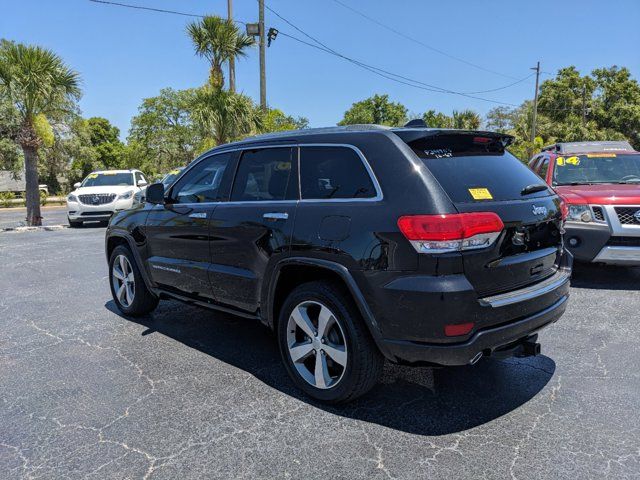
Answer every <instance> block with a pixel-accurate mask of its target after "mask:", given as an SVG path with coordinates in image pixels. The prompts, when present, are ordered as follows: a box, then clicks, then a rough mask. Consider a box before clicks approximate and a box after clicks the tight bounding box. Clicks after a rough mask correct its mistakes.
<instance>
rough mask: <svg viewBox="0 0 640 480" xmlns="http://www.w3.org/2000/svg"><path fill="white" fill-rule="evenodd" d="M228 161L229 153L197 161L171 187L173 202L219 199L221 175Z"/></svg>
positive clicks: (215, 200)
mask: <svg viewBox="0 0 640 480" xmlns="http://www.w3.org/2000/svg"><path fill="white" fill-rule="evenodd" d="M230 161H231V153H221V154H219V155H213V156H211V157H208V158H205V159H204V160H201V161H200V162H198V163H197V164H196V165H195V166H194V167H193V168H192V169H191V170H189V171H188V172H187V173H186V174H185V175H184V176H183V177H182V178H180V180H178V182H176V184H175V186H174V187H173V188H172V191H171V198H172V200H173V203H204V202H217V201H219V200H220V184H221V183H222V176H223V175H224V172H225V170H226V168H227V165H228V164H229V162H230Z"/></svg>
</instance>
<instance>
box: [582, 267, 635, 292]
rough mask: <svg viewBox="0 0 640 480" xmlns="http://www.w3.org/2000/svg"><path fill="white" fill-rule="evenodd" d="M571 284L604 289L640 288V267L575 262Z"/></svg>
mask: <svg viewBox="0 0 640 480" xmlns="http://www.w3.org/2000/svg"><path fill="white" fill-rule="evenodd" d="M571 286H572V287H574V288H593V289H603V290H638V289H640V268H638V267H621V266H613V265H598V264H592V263H578V262H576V263H574V264H573V275H572V277H571Z"/></svg>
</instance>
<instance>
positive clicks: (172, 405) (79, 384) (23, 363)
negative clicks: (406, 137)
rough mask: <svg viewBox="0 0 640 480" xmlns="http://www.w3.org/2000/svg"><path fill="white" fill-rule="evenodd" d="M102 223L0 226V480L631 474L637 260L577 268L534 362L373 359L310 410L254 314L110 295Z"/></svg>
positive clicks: (636, 457) (639, 335) (637, 426)
mask: <svg viewBox="0 0 640 480" xmlns="http://www.w3.org/2000/svg"><path fill="white" fill-rule="evenodd" d="M103 240H104V228H83V229H74V230H71V229H65V230H60V231H49V232H47V231H42V232H22V233H17V232H4V233H0V258H1V259H2V269H1V270H0V328H1V329H2V334H1V335H0V398H1V404H0V478H2V479H17V478H55V479H60V478H154V479H165V478H166V479H175V478H181V479H183V478H202V477H206V478H447V479H450V478H463V477H464V478H514V479H539V478H571V479H576V478H616V479H620V478H640V413H639V412H640V347H639V346H638V345H639V344H640V323H639V321H638V319H639V318H640V317H639V315H638V312H640V269H623V268H600V267H582V268H578V269H577V270H576V273H575V278H574V281H573V288H572V298H571V299H570V305H569V307H568V310H567V313H566V315H565V316H564V317H563V318H562V319H561V320H560V322H558V323H557V324H556V325H554V326H552V327H551V328H550V329H548V330H547V331H545V332H544V333H542V334H541V336H540V341H541V342H542V345H543V354H544V355H542V356H539V357H535V358H528V359H513V360H504V361H490V360H484V361H481V362H480V363H479V364H478V365H476V366H474V367H464V368H457V369H437V370H434V369H430V368H409V367H398V366H387V367H386V370H385V375H384V378H383V382H382V383H381V384H380V385H378V386H377V387H376V388H375V389H374V390H373V391H372V392H371V393H370V394H369V395H368V396H366V397H365V398H363V399H361V400H358V401H357V402H355V403H352V404H350V405H347V406H342V407H327V406H323V405H320V404H316V403H314V402H311V401H310V400H309V399H307V398H305V397H304V396H302V395H301V394H300V393H299V392H298V391H297V390H296V389H295V388H294V387H293V385H292V383H291V382H290V381H289V379H288V377H287V376H286V373H285V371H284V368H283V367H282V366H281V364H280V359H279V356H278V352H277V349H276V344H275V341H274V340H273V338H272V337H271V336H270V334H269V333H268V331H267V330H265V329H264V328H263V327H262V326H260V325H258V324H257V323H253V322H251V321H248V320H245V319H239V318H235V317H231V316H228V315H224V314H220V313H215V312H208V311H203V310H199V309H195V308H192V307H188V306H185V305H182V304H179V303H175V302H163V303H161V305H160V307H159V309H158V310H157V311H156V312H155V313H154V314H153V315H152V316H150V317H149V318H145V319H138V320H131V319H127V318H123V317H122V316H120V315H119V314H118V313H117V311H116V309H115V306H114V304H113V303H112V301H111V296H110V292H109V287H108V283H107V266H106V262H105V258H104V253H103Z"/></svg>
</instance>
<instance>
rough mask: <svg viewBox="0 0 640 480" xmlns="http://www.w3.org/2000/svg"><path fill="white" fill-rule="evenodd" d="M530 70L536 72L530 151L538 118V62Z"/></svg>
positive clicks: (534, 138)
mask: <svg viewBox="0 0 640 480" xmlns="http://www.w3.org/2000/svg"><path fill="white" fill-rule="evenodd" d="M531 70H535V71H536V94H535V96H534V97H533V116H532V118H531V138H530V139H529V140H530V141H531V149H532V150H533V143H534V142H535V140H536V120H537V116H538V84H539V82H540V62H538V63H537V64H536V66H535V67H533V68H531Z"/></svg>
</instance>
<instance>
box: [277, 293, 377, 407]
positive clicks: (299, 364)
mask: <svg viewBox="0 0 640 480" xmlns="http://www.w3.org/2000/svg"><path fill="white" fill-rule="evenodd" d="M277 327H278V328H277V335H278V344H279V346H280V353H281V355H282V360H283V362H284V364H285V367H286V369H287V373H288V374H289V376H290V377H291V378H292V379H293V381H294V383H295V384H296V386H298V387H299V388H300V389H301V390H303V391H304V392H305V393H307V394H308V395H309V396H311V397H313V398H315V399H317V400H320V401H322V402H327V403H342V402H349V401H351V400H354V399H356V398H357V397H359V396H361V395H363V394H365V393H366V392H368V391H369V390H370V389H371V388H373V386H374V385H375V384H376V383H377V382H378V379H379V378H380V375H381V374H382V367H383V364H384V358H383V356H382V354H381V353H380V351H379V350H378V348H377V346H376V345H375V343H374V341H373V339H372V338H371V335H370V333H369V331H368V329H367V327H366V325H365V323H364V320H363V319H362V317H361V315H360V312H359V311H358V309H357V307H356V306H355V305H354V303H353V301H352V299H351V297H350V295H349V294H348V293H347V292H345V291H344V289H342V288H339V287H337V286H336V285H334V284H332V283H329V282H324V281H317V282H309V283H305V284H302V285H300V286H298V287H296V288H295V289H294V290H293V291H292V292H291V293H290V294H289V296H288V297H287V299H286V301H285V302H284V305H283V306H282V309H281V310H280V314H279V318H278V325H277ZM294 358H295V361H294Z"/></svg>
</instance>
